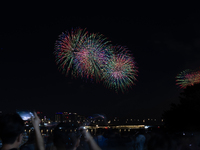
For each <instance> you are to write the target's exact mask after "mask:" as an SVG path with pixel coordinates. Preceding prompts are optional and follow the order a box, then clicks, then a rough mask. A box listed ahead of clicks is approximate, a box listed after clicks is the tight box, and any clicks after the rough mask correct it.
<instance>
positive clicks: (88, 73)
mask: <svg viewBox="0 0 200 150" xmlns="http://www.w3.org/2000/svg"><path fill="white" fill-rule="evenodd" d="M108 43H109V41H107V40H106V38H105V37H104V36H103V35H101V34H93V33H92V34H90V35H89V36H88V37H87V39H86V40H85V41H84V43H83V44H82V45H81V46H80V47H79V48H80V49H79V50H78V52H76V56H75V57H76V60H75V62H76V63H75V64H76V66H75V67H76V70H78V72H79V74H80V75H81V77H86V78H87V79H89V78H90V79H95V80H96V81H99V80H100V78H101V74H102V71H101V70H102V68H103V66H104V64H105V63H106V62H107V59H108V56H109V54H110V53H111V52H110V51H109V48H108V46H107V44H108Z"/></svg>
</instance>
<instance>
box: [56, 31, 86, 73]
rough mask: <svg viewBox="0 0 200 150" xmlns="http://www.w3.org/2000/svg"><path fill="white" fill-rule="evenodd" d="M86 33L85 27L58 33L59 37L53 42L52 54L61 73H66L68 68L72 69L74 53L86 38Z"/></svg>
mask: <svg viewBox="0 0 200 150" xmlns="http://www.w3.org/2000/svg"><path fill="white" fill-rule="evenodd" d="M87 33H88V32H87V31H85V29H84V30H83V29H80V28H78V29H72V30H71V32H69V31H66V32H65V33H62V34H61V35H59V39H58V40H57V41H56V43H55V51H54V54H55V56H56V63H57V64H58V65H59V70H62V72H63V73H66V74H68V72H69V70H70V69H74V67H73V65H74V59H75V53H76V52H78V50H79V49H80V48H79V47H80V46H81V45H82V44H83V43H84V41H85V40H86V36H87ZM72 73H73V71H72Z"/></svg>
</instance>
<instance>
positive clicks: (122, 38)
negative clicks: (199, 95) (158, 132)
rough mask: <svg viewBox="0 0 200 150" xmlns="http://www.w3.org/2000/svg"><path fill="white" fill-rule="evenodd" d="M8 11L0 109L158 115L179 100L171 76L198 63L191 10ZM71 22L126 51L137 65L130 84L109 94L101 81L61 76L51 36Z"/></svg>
mask: <svg viewBox="0 0 200 150" xmlns="http://www.w3.org/2000/svg"><path fill="white" fill-rule="evenodd" d="M8 10H10V12H12V13H11V14H6V15H4V16H3V18H2V19H1V21H2V24H1V25H2V28H1V32H0V33H1V34H0V41H1V42H0V53H1V54H0V67H1V75H0V77H1V86H0V88H1V89H0V90H1V101H0V110H1V111H2V112H3V113H4V112H10V111H15V110H16V109H24V110H26V109H28V110H38V111H43V112H47V113H48V114H52V113H53V112H58V111H61V112H62V111H66V110H67V111H71V112H77V113H79V114H83V115H85V116H90V115H93V114H101V113H102V114H105V115H106V116H109V117H110V116H111V117H115V116H120V117H122V116H127V117H129V116H135V117H136V118H148V117H150V118H153V117H155V118H158V117H161V115H162V113H163V111H164V110H168V109H169V108H170V104H171V103H172V102H174V103H178V102H179V94H180V92H181V91H182V90H181V89H180V88H179V87H178V86H177V85H176V79H175V77H176V76H177V74H179V73H180V72H181V71H183V70H185V69H196V68H199V67H200V51H199V49H200V30H199V25H200V24H199V21H198V16H199V12H197V11H193V12H187V11H185V10H184V11H181V13H180V11H176V10H172V11H164V10H163V11H160V13H158V12H156V11H155V12H153V11H149V10H141V11H138V10H133V11H131V12H130V13H128V12H127V13H126V12H123V13H120V14H117V11H114V12H113V13H109V12H106V13H105V14H103V13H102V14H95V15H92V14H80V13H79V14H78V15H76V14H66V13H62V12H60V11H61V10H60V9H55V12H54V11H51V9H50V8H49V9H48V8H45V9H41V10H40V9H38V10H37V11H36V10H35V8H31V7H29V9H16V10H15V9H8ZM57 10H59V12H56V11H57ZM62 11H64V10H62ZM24 12H26V13H24ZM135 12H137V14H136V13H135ZM27 15H28V17H27ZM76 27H80V28H87V30H88V31H89V32H94V33H101V34H103V35H104V36H105V37H107V38H108V39H109V40H111V41H112V43H114V44H116V45H117V44H119V45H122V46H126V47H127V48H128V49H129V50H130V51H131V53H132V54H133V57H134V60H135V61H136V63H137V67H138V71H139V73H138V77H137V81H135V83H136V84H135V85H134V86H133V87H132V89H128V90H127V91H125V93H124V94H123V93H119V94H116V93H115V92H114V91H112V90H109V89H108V88H106V87H104V86H103V85H101V84H96V83H93V81H83V80H82V79H80V78H78V79H74V78H71V77H70V76H68V77H66V76H65V75H63V74H62V73H61V72H60V71H59V70H58V65H56V62H55V56H54V54H53V52H54V50H55V49H54V46H55V41H56V40H57V39H58V36H59V35H60V34H61V33H62V32H64V31H66V30H71V29H72V28H76Z"/></svg>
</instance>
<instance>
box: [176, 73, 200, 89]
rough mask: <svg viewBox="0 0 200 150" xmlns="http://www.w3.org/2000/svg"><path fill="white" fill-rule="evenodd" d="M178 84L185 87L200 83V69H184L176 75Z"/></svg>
mask: <svg viewBox="0 0 200 150" xmlns="http://www.w3.org/2000/svg"><path fill="white" fill-rule="evenodd" d="M176 82H177V83H176V85H178V86H179V87H180V88H183V89H185V88H186V87H187V86H193V85H194V84H198V83H200V71H199V70H196V71H194V70H190V69H187V70H184V71H182V72H181V73H180V74H178V75H177V76H176Z"/></svg>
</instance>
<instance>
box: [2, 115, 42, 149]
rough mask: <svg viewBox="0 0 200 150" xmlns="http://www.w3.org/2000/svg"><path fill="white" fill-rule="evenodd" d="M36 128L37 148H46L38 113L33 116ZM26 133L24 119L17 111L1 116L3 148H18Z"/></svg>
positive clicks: (32, 119)
mask: <svg viewBox="0 0 200 150" xmlns="http://www.w3.org/2000/svg"><path fill="white" fill-rule="evenodd" d="M31 121H32V124H33V127H34V130H35V137H36V143H37V148H38V149H39V150H44V140H43V138H42V135H41V133H40V129H39V123H40V119H39V117H38V116H37V114H36V113H34V117H32V118H31ZM23 133H24V121H23V120H22V118H21V117H20V116H19V115H18V114H17V113H9V114H5V115H2V116H1V117H0V138H1V140H2V144H3V145H2V148H1V150H17V149H18V148H19V146H20V145H21V143H22V140H23Z"/></svg>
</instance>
